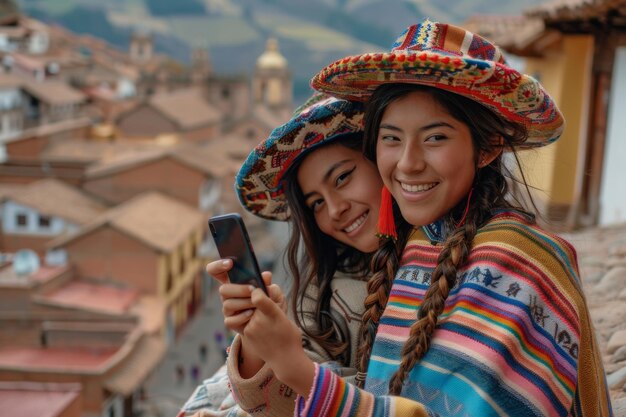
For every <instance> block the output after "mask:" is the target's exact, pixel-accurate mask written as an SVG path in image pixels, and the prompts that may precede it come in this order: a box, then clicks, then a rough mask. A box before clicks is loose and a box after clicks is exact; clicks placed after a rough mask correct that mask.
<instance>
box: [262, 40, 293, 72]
mask: <svg viewBox="0 0 626 417" xmlns="http://www.w3.org/2000/svg"><path fill="white" fill-rule="evenodd" d="M256 66H257V68H259V69H284V68H287V60H286V59H285V57H284V56H282V55H281V53H280V52H279V51H278V40H277V39H275V38H270V39H268V40H267V44H266V46H265V52H263V53H262V54H261V56H260V57H259V58H258V59H257V60H256Z"/></svg>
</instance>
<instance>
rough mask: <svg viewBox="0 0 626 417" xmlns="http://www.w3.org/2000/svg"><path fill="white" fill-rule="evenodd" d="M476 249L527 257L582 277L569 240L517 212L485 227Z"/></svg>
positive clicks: (498, 218)
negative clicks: (568, 270)
mask: <svg viewBox="0 0 626 417" xmlns="http://www.w3.org/2000/svg"><path fill="white" fill-rule="evenodd" d="M474 247H475V248H476V249H479V248H481V247H489V248H492V250H494V251H497V250H500V251H501V252H505V253H509V254H511V255H518V256H523V257H524V258H526V259H527V260H529V261H532V262H538V263H541V264H549V263H551V262H555V261H556V262H558V263H560V264H562V266H563V267H565V268H567V269H570V270H571V271H570V273H572V274H574V275H578V266H577V262H578V261H577V256H576V250H575V249H574V247H573V246H572V245H571V244H570V243H569V242H568V241H566V240H565V239H563V238H561V237H559V236H557V235H556V234H554V233H551V232H548V231H546V230H544V229H543V228H541V227H540V226H539V225H537V224H536V223H535V222H534V221H532V220H531V219H529V218H528V217H527V216H525V215H523V214H521V213H517V212H513V211H507V212H501V213H498V214H496V215H495V216H494V217H493V218H492V219H491V220H490V221H489V222H488V223H487V224H486V225H485V226H483V227H481V228H480V229H479V230H478V233H477V234H476V237H475V239H474Z"/></svg>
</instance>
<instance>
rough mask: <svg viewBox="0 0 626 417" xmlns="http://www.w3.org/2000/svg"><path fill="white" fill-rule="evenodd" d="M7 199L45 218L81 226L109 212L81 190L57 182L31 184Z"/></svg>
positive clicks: (46, 180)
mask: <svg viewBox="0 0 626 417" xmlns="http://www.w3.org/2000/svg"><path fill="white" fill-rule="evenodd" d="M7 198H9V199H11V200H12V201H15V202H16V203H19V204H22V205H24V206H27V207H30V208H33V209H35V210H37V211H38V212H39V213H41V214H43V215H46V216H54V217H61V218H63V219H65V220H68V221H70V222H73V223H77V224H79V225H82V224H85V223H88V222H90V221H91V220H93V219H94V218H95V217H97V216H98V215H100V214H102V213H103V212H104V211H105V210H106V207H105V206H104V205H102V204H100V203H99V202H98V201H96V200H94V199H93V198H91V197H88V196H87V195H86V194H84V193H83V192H81V191H80V190H79V189H77V188H74V187H72V186H71V185H68V184H66V183H64V182H63V181H59V180H56V179H43V180H40V181H36V182H33V183H30V184H28V185H26V186H24V187H22V188H20V189H18V190H16V191H15V192H13V193H11V194H9V195H8V196H7Z"/></svg>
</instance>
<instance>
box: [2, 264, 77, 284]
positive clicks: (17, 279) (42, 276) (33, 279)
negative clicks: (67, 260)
mask: <svg viewBox="0 0 626 417" xmlns="http://www.w3.org/2000/svg"><path fill="white" fill-rule="evenodd" d="M67 270H68V267H66V266H48V265H42V266H40V267H39V269H38V270H37V271H35V272H34V273H32V274H30V275H29V276H27V277H24V276H18V275H16V274H15V272H14V271H13V266H12V265H11V264H7V265H4V266H3V267H2V268H0V288H2V287H33V286H35V285H37V284H43V283H45V282H48V281H50V280H51V279H53V278H55V277H58V276H59V275H61V274H62V273H64V272H65V271H67Z"/></svg>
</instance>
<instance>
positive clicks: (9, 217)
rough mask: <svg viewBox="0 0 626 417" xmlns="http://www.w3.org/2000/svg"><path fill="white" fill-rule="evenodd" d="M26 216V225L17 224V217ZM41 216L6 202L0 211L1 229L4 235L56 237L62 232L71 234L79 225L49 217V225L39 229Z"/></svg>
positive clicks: (35, 211)
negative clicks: (0, 215) (0, 214)
mask: <svg viewBox="0 0 626 417" xmlns="http://www.w3.org/2000/svg"><path fill="white" fill-rule="evenodd" d="M20 215H24V216H26V224H25V225H19V224H18V216H20ZM40 217H41V214H40V213H39V212H38V211H37V210H34V209H32V208H30V207H26V206H24V205H21V204H18V203H16V202H14V201H10V200H9V201H7V202H6V203H5V204H4V207H3V209H2V229H3V231H4V233H6V234H13V235H19V234H24V235H32V236H44V237H46V236H57V235H59V234H61V233H63V232H73V231H77V230H78V229H79V225H77V224H74V223H71V222H68V221H66V220H65V219H62V218H60V217H54V216H52V217H50V225H49V226H48V227H41V226H40V225H39V218H40Z"/></svg>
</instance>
